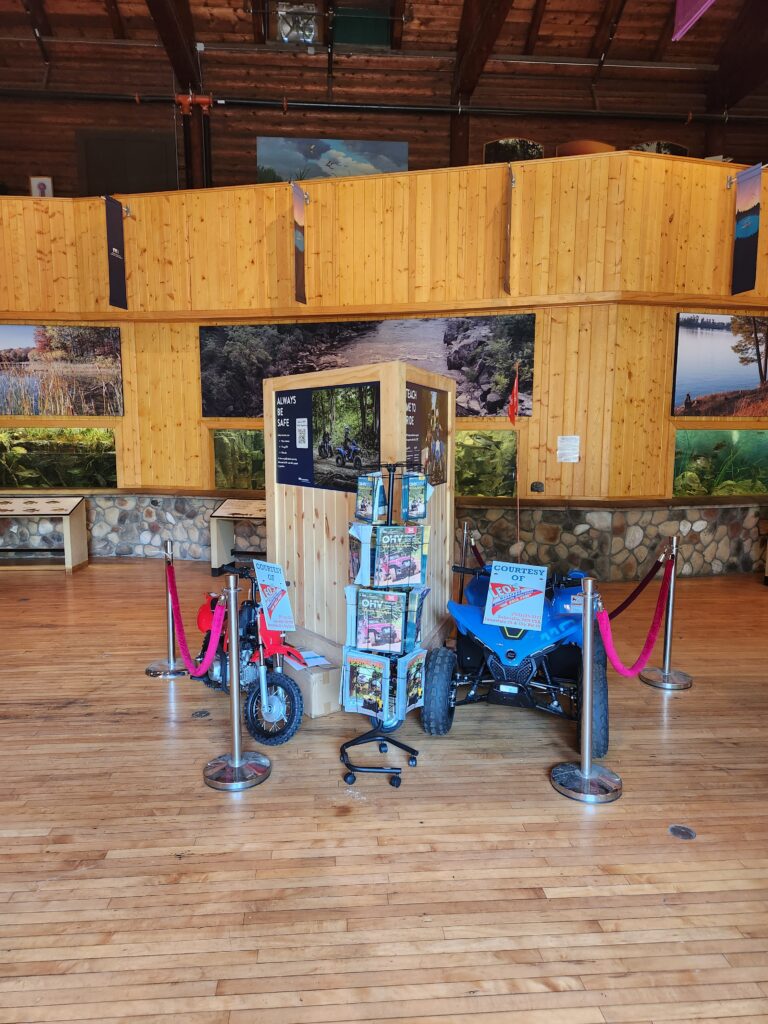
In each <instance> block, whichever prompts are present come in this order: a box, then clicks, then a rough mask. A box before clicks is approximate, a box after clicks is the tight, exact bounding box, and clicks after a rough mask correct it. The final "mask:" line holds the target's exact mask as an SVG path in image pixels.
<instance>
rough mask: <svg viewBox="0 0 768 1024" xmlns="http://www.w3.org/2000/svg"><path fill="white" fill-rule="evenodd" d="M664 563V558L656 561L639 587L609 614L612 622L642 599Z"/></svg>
mask: <svg viewBox="0 0 768 1024" xmlns="http://www.w3.org/2000/svg"><path fill="white" fill-rule="evenodd" d="M663 561H664V559H663V558H657V559H656V561H655V562H654V563H653V565H652V566H651V568H650V571H649V572H648V573H647V575H646V576H644V577H643V578H642V579H641V580H640V582H639V583H638V584H637V586H636V587H635V589H634V590H633V591H632V593H631V594H630V595H629V597H625V598H624V600H623V601H622V602H621V604H620V605H619V606H618V607H617V608H614V609H613V611H612V612H611V613H610V614H609V616H608V618H609V619H611V620H613V619H617V618H618V617H619V615H621V613H622V612H625V611H626V610H627V608H629V606H630V605H631V604H634V602H635V601H636V600H637V599H638V597H640V595H641V594H642V592H643V591H644V590H645V588H646V587H647V586H648V584H649V583H650V582H651V580H652V579H653V577H654V576H655V575H656V573H657V572H658V571H659V569H660V568H661V565H662V562H663Z"/></svg>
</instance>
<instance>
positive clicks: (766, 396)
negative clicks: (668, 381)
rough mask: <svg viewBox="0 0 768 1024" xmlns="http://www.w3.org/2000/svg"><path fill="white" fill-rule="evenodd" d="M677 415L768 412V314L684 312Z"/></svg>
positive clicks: (755, 414)
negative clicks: (767, 315) (733, 314)
mask: <svg viewBox="0 0 768 1024" xmlns="http://www.w3.org/2000/svg"><path fill="white" fill-rule="evenodd" d="M672 415H673V416H706V417H717V416H731V417H732V416H745V417H760V416H768V317H765V316H731V315H730V314H725V313H723V314H721V313H678V314H677V340H676V347H675V380H674V385H673V390H672Z"/></svg>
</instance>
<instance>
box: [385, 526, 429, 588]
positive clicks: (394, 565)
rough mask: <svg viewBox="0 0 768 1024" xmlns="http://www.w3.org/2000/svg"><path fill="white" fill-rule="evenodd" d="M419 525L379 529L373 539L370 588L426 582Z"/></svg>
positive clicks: (423, 541)
mask: <svg viewBox="0 0 768 1024" xmlns="http://www.w3.org/2000/svg"><path fill="white" fill-rule="evenodd" d="M426 569H427V559H426V551H425V530H424V527H423V526H380V527H379V528H378V530H377V536H376V551H375V560H374V573H373V585H374V586H375V587H408V586H415V585H417V584H423V583H425V582H426Z"/></svg>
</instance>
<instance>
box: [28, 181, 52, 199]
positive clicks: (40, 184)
mask: <svg viewBox="0 0 768 1024" xmlns="http://www.w3.org/2000/svg"><path fill="white" fill-rule="evenodd" d="M29 194H30V195H31V196H34V197H35V199H50V197H51V196H52V195H53V178H30V179H29Z"/></svg>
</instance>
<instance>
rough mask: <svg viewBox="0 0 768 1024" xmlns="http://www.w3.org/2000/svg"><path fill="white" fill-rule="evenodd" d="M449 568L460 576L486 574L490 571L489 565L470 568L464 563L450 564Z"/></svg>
mask: <svg viewBox="0 0 768 1024" xmlns="http://www.w3.org/2000/svg"><path fill="white" fill-rule="evenodd" d="M451 569H452V571H453V572H457V573H459V575H461V576H487V575H488V574H489V573H490V571H491V570H490V567H488V566H482V568H481V567H478V568H477V569H470V568H468V567H467V566H464V565H452V566H451Z"/></svg>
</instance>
